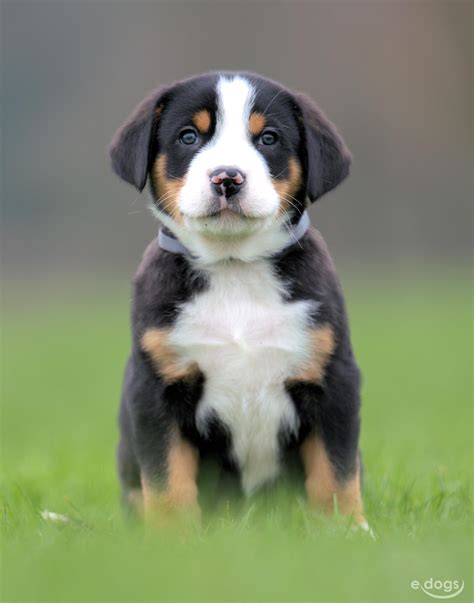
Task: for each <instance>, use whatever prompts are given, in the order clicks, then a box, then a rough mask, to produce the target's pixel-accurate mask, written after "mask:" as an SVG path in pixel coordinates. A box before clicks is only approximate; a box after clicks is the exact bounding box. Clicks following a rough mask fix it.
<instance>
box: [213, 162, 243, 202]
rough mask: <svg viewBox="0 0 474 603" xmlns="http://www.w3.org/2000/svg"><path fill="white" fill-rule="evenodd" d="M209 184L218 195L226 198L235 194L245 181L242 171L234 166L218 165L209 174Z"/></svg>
mask: <svg viewBox="0 0 474 603" xmlns="http://www.w3.org/2000/svg"><path fill="white" fill-rule="evenodd" d="M209 178H210V180H211V186H212V188H213V189H214V191H215V192H216V193H217V194H218V195H219V196H221V195H224V196H225V198H226V199H228V198H229V197H232V195H236V194H237V193H238V192H239V191H240V188H241V186H242V184H243V183H244V181H245V176H244V175H243V173H242V172H241V171H240V170H238V169H237V168H234V167H222V166H221V167H218V168H216V169H215V170H214V171H213V172H212V173H211V174H210V176H209Z"/></svg>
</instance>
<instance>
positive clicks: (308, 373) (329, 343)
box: [288, 324, 336, 384]
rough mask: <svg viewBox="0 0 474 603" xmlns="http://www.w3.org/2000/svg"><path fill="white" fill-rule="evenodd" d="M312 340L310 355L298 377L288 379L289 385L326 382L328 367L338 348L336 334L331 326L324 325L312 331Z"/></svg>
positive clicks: (297, 374)
mask: <svg viewBox="0 0 474 603" xmlns="http://www.w3.org/2000/svg"><path fill="white" fill-rule="evenodd" d="M310 338H311V352H310V355H309V357H308V359H307V361H306V362H305V364H304V365H303V366H302V367H301V368H300V369H299V371H298V372H297V373H296V375H293V376H292V377H291V378H290V379H288V384H292V383H295V382H297V381H307V382H310V383H318V384H320V383H322V382H323V380H324V375H325V371H326V367H327V365H328V363H329V360H330V358H331V356H332V354H333V353H334V349H335V347H336V342H335V339H334V332H333V330H332V327H331V326H330V325H328V324H324V325H322V326H321V327H316V328H314V329H311V333H310Z"/></svg>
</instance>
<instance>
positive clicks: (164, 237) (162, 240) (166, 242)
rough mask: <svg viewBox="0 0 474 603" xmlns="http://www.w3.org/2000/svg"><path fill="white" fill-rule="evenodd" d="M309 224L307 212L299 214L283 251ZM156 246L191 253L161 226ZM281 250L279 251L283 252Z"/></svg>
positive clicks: (302, 234)
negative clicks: (299, 216)
mask: <svg viewBox="0 0 474 603" xmlns="http://www.w3.org/2000/svg"><path fill="white" fill-rule="evenodd" d="M310 225H311V223H310V221H309V215H308V212H307V211H306V210H305V211H304V212H303V213H302V214H301V218H300V219H299V220H298V222H297V223H296V224H295V225H294V226H290V227H289V229H290V232H291V237H290V240H289V241H288V243H287V244H286V245H285V246H284V247H283V249H287V248H288V247H291V246H292V245H295V244H296V243H298V242H299V241H300V239H302V238H303V237H304V235H305V234H306V232H307V231H308V228H309V227H310ZM158 244H159V246H160V247H161V249H164V250H165V251H170V252H171V253H178V254H180V255H187V256H191V255H192V253H191V252H190V251H189V249H188V248H187V247H185V246H184V245H183V244H182V243H181V241H179V240H178V239H177V238H176V237H175V236H174V235H173V234H172V233H171V232H170V231H169V230H168V229H166V230H165V229H164V228H163V226H161V227H160V230H159V231H158ZM283 249H281V250H280V252H281V251H283Z"/></svg>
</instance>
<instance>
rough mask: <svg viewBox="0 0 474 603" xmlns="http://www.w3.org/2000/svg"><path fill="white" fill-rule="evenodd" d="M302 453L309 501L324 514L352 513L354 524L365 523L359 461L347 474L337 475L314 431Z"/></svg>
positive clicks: (306, 441) (304, 444) (362, 524)
mask: <svg viewBox="0 0 474 603" xmlns="http://www.w3.org/2000/svg"><path fill="white" fill-rule="evenodd" d="M301 456H302V460H303V465H304V469H305V474H306V482H305V485H306V492H307V495H308V501H309V504H310V505H311V506H312V507H314V508H317V509H319V510H321V511H323V512H325V513H327V514H331V513H333V512H334V511H335V510H336V509H337V511H338V512H339V513H341V514H342V515H352V517H353V519H354V522H355V523H356V524H358V525H361V526H365V525H366V521H365V519H364V516H363V508H362V496H361V491H360V471H359V464H358V462H356V468H355V469H354V471H353V472H351V473H350V474H349V475H345V476H341V475H338V472H337V471H336V468H335V466H334V464H333V462H332V461H331V459H330V458H329V455H328V453H327V450H326V447H325V445H324V442H323V440H322V439H321V438H320V437H319V436H318V435H316V434H312V435H310V436H308V437H307V438H306V439H305V441H304V442H303V444H302V446H301Z"/></svg>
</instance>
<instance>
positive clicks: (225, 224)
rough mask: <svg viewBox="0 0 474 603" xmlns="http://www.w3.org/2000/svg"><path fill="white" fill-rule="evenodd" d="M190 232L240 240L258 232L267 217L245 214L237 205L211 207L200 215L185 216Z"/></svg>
mask: <svg viewBox="0 0 474 603" xmlns="http://www.w3.org/2000/svg"><path fill="white" fill-rule="evenodd" d="M184 219H185V223H187V225H188V226H189V227H190V229H191V230H194V231H195V232H198V233H200V234H201V235H203V236H208V237H211V238H241V237H246V236H249V235H251V234H253V233H255V232H257V231H258V230H260V229H261V228H262V226H263V224H264V223H265V221H266V220H268V216H262V215H255V214H252V213H247V212H245V211H244V210H243V209H242V207H241V206H240V205H238V204H229V205H227V206H224V207H222V208H221V207H211V208H209V209H208V211H207V212H206V213H203V214H201V215H194V216H189V215H188V216H186V215H184Z"/></svg>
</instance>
